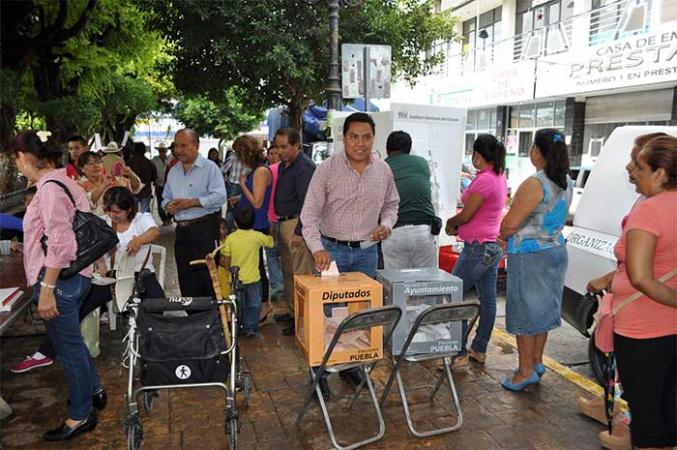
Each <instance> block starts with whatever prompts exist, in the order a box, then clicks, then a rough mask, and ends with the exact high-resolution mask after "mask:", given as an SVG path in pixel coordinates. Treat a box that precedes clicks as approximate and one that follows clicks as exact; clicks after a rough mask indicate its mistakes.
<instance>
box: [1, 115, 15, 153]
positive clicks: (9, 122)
mask: <svg viewBox="0 0 677 450" xmlns="http://www.w3.org/2000/svg"><path fill="white" fill-rule="evenodd" d="M15 126H16V109H15V108H14V106H13V105H7V104H2V105H0V152H6V151H7V150H9V143H10V141H11V139H12V136H14V127H15Z"/></svg>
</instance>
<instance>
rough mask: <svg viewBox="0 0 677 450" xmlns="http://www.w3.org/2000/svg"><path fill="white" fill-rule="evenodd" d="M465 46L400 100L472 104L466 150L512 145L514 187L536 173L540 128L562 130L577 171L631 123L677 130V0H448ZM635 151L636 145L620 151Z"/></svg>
mask: <svg viewBox="0 0 677 450" xmlns="http://www.w3.org/2000/svg"><path fill="white" fill-rule="evenodd" d="M439 8H440V9H442V10H445V9H451V10H452V12H453V14H454V15H455V16H456V17H457V18H458V19H459V20H458V23H457V32H458V34H459V36H460V37H461V39H460V41H459V42H453V43H446V42H442V43H439V44H438V45H436V46H435V47H434V48H433V49H431V51H432V52H444V54H445V56H446V58H445V62H444V64H442V65H440V66H439V67H438V68H437V70H436V71H435V73H434V74H432V75H431V76H428V77H425V78H423V79H421V80H420V82H419V83H418V84H417V85H416V86H415V87H414V88H413V89H412V88H409V87H408V86H404V85H401V84H400V85H397V86H396V87H395V89H394V91H393V101H398V102H402V101H404V102H414V103H421V101H422V100H423V101H424V102H427V103H430V104H434V105H446V106H460V107H464V108H467V111H468V114H467V121H466V149H467V151H468V152H470V151H471V149H472V142H473V140H474V139H475V137H476V136H477V135H478V134H480V133H491V134H494V135H496V136H497V137H499V138H500V139H502V140H503V142H504V143H505V145H506V148H507V151H508V161H507V166H508V168H509V171H510V181H511V183H510V184H511V185H512V186H515V185H517V184H518V183H519V182H521V181H522V180H523V179H524V178H525V177H526V176H528V174H529V173H530V172H531V171H532V168H531V165H530V163H529V160H528V152H529V148H530V147H531V143H532V141H533V135H534V132H535V131H536V130H537V129H539V128H545V127H550V128H557V129H559V130H561V131H562V132H563V134H564V135H565V137H566V141H567V144H568V145H569V149H570V155H571V164H572V166H577V165H583V166H589V165H592V164H594V162H595V160H596V156H597V154H599V151H600V149H601V146H602V144H603V143H604V141H605V139H606V138H608V136H609V134H610V133H611V131H612V130H613V129H614V128H615V127H617V126H621V125H627V124H633V125H653V124H656V125H665V124H677V87H676V86H677V0H503V1H501V0H470V1H467V0H442V1H441V2H440V4H439ZM619 150H621V151H629V150H630V149H629V148H628V149H619Z"/></svg>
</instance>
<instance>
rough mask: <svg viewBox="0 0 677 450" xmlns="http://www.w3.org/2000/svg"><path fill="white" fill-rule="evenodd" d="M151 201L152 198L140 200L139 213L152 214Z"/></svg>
mask: <svg viewBox="0 0 677 450" xmlns="http://www.w3.org/2000/svg"><path fill="white" fill-rule="evenodd" d="M150 199H151V197H143V198H140V199H139V212H141V213H149V212H150Z"/></svg>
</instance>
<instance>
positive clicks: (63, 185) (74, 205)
mask: <svg viewBox="0 0 677 450" xmlns="http://www.w3.org/2000/svg"><path fill="white" fill-rule="evenodd" d="M47 183H54V184H58V185H59V186H61V189H63V190H64V192H65V193H66V195H67V196H68V198H69V199H70V200H71V203H72V204H73V208H75V209H78V206H77V205H76V204H75V199H74V198H73V195H72V194H71V191H69V190H68V188H67V187H66V185H65V184H63V183H62V182H61V181H57V180H47V181H45V184H47Z"/></svg>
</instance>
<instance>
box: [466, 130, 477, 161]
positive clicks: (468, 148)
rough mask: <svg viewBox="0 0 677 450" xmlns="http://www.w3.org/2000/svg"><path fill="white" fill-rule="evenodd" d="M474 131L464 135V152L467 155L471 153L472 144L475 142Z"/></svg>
mask: <svg viewBox="0 0 677 450" xmlns="http://www.w3.org/2000/svg"><path fill="white" fill-rule="evenodd" d="M475 136H476V134H475V133H466V135H465V154H466V155H468V156H471V155H472V152H473V149H472V147H473V144H474V143H475Z"/></svg>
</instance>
